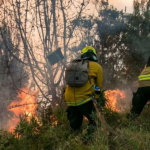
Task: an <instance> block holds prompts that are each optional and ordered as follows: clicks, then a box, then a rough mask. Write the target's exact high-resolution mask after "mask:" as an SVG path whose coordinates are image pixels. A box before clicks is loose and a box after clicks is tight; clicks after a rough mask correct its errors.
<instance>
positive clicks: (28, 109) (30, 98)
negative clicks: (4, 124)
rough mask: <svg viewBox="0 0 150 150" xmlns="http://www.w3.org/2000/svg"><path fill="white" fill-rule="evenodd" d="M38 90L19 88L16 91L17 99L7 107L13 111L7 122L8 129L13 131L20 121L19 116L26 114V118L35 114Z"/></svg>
mask: <svg viewBox="0 0 150 150" xmlns="http://www.w3.org/2000/svg"><path fill="white" fill-rule="evenodd" d="M37 96H38V90H36V91H34V92H32V93H30V92H29V88H27V89H20V90H19V93H18V96H17V97H18V98H19V100H14V101H13V102H12V103H11V104H10V105H9V106H8V107H7V109H8V110H9V111H11V112H13V114H14V117H13V118H10V120H9V122H8V128H9V129H8V130H9V131H10V132H13V130H14V128H15V127H16V125H17V124H18V123H19V121H20V116H23V115H26V116H27V118H28V119H30V117H32V116H34V115H35V112H36V109H37V106H38V105H37V101H36V99H37Z"/></svg>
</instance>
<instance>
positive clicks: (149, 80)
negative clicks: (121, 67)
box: [138, 67, 150, 87]
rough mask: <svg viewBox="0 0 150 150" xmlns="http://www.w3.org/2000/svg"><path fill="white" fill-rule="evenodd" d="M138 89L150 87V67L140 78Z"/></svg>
mask: <svg viewBox="0 0 150 150" xmlns="http://www.w3.org/2000/svg"><path fill="white" fill-rule="evenodd" d="M138 79H139V84H138V87H146V86H150V67H145V68H144V69H143V71H142V72H141V74H140V76H139V77H138Z"/></svg>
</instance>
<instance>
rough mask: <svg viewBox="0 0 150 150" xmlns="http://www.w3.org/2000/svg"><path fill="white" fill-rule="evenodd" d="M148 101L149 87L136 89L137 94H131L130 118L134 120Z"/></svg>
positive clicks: (149, 98) (149, 95)
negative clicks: (132, 117)
mask: <svg viewBox="0 0 150 150" xmlns="http://www.w3.org/2000/svg"><path fill="white" fill-rule="evenodd" d="M148 100H150V87H141V88H138V90H137V92H136V93H134V94H133V99H132V108H131V114H130V116H131V115H132V116H134V118H135V117H137V116H139V115H140V114H141V112H142V110H143V108H144V106H145V104H146V103H147V102H148Z"/></svg>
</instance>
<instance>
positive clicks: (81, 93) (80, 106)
mask: <svg viewBox="0 0 150 150" xmlns="http://www.w3.org/2000/svg"><path fill="white" fill-rule="evenodd" d="M81 59H86V60H89V73H88V76H89V80H88V81H87V82H86V84H85V85H83V86H81V87H71V86H69V85H67V87H66V90H65V100H66V103H67V106H68V107H67V118H68V120H69V123H70V127H71V129H73V131H74V130H78V129H80V127H81V125H82V122H83V117H84V116H85V117H86V118H87V119H88V120H89V130H88V132H90V128H91V129H92V128H93V127H94V126H96V123H95V121H94V120H93V117H92V112H96V110H95V107H94V104H93V102H92V97H91V96H90V95H91V94H93V93H94V94H95V91H94V89H93V86H94V85H95V86H98V87H99V88H100V89H101V90H102V84H103V72H102V67H101V66H100V65H99V64H98V63H97V54H96V50H95V49H94V48H93V47H91V46H87V47H85V48H83V49H82V52H81ZM74 94H75V95H74ZM95 98H96V99H98V98H99V95H97V94H95ZM92 132H93V131H92Z"/></svg>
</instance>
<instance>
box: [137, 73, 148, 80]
mask: <svg viewBox="0 0 150 150" xmlns="http://www.w3.org/2000/svg"><path fill="white" fill-rule="evenodd" d="M138 78H139V81H143V80H150V74H148V75H141V76H139V77H138Z"/></svg>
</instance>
